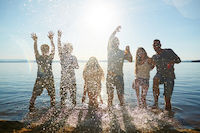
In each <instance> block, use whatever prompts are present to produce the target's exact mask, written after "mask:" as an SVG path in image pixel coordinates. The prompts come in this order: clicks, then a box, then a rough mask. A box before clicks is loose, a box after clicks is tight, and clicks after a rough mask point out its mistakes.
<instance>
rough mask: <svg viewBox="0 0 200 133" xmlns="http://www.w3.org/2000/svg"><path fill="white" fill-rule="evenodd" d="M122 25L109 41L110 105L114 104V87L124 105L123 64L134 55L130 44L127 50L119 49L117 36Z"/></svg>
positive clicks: (108, 79) (108, 92)
mask: <svg viewBox="0 0 200 133" xmlns="http://www.w3.org/2000/svg"><path fill="white" fill-rule="evenodd" d="M120 28H121V26H118V27H117V28H116V29H115V31H114V32H113V33H112V34H111V36H110V38H109V42H108V48H107V50H108V56H107V58H108V66H107V78H106V87H107V94H108V107H110V106H112V101H113V97H114V88H116V90H117V95H118V98H119V101H120V105H121V106H122V105H124V79H123V64H124V60H128V61H129V62H132V55H131V53H130V49H129V46H126V49H125V51H123V50H120V49H119V44H120V43H119V39H118V38H117V37H116V36H115V35H116V33H117V32H119V31H120Z"/></svg>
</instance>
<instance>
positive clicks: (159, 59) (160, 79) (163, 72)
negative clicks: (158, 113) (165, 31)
mask: <svg viewBox="0 0 200 133" xmlns="http://www.w3.org/2000/svg"><path fill="white" fill-rule="evenodd" d="M153 48H154V50H155V51H156V54H155V55H153V57H152V59H153V63H154V65H155V66H156V70H157V73H156V75H155V76H154V78H153V95H154V107H155V108H157V107H158V97H159V94H160V91H159V84H164V97H165V109H166V110H171V96H172V93H173V88H174V79H175V73H174V64H175V63H176V64H178V63H180V62H181V59H180V58H179V57H178V56H177V55H176V54H175V53H174V51H173V50H172V49H162V48H161V43H160V40H158V39H156V40H154V41H153Z"/></svg>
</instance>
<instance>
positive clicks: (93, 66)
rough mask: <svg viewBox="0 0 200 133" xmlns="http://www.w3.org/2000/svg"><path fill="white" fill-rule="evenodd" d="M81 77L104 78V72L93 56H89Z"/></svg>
mask: <svg viewBox="0 0 200 133" xmlns="http://www.w3.org/2000/svg"><path fill="white" fill-rule="evenodd" d="M83 78H84V79H86V78H98V79H99V80H100V81H101V80H104V72H103V69H102V68H101V66H100V65H99V63H98V60H97V59H96V58H95V57H90V58H89V60H88V62H87V63H86V65H85V68H84V70H83Z"/></svg>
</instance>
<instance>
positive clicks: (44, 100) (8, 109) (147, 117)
mask: <svg viewBox="0 0 200 133" xmlns="http://www.w3.org/2000/svg"><path fill="white" fill-rule="evenodd" d="M31 65H32V67H33V69H32V70H30V69H29V64H28V63H0V119H4V120H23V121H25V122H26V123H27V124H28V123H33V125H34V124H35V125H40V126H39V127H40V128H41V127H44V128H48V129H50V128H55V130H58V129H59V130H61V128H60V127H63V126H64V125H65V126H66V125H67V127H68V128H67V129H64V127H63V130H80V129H82V130H85V129H83V128H84V127H85V126H86V125H87V123H97V124H98V125H100V126H99V127H98V131H113V132H114V131H121V132H124V131H127V132H128V131H129V129H130V130H136V131H137V130H140V131H149V130H161V129H162V128H163V127H168V128H171V127H179V126H182V127H183V128H196V129H199V127H200V123H199V120H200V112H199V110H200V103H199V100H200V97H199V95H200V91H199V88H200V84H199V83H200V69H199V68H200V64H199V63H181V64H180V65H176V68H175V69H176V70H175V73H176V80H175V88H174V92H173V96H172V111H173V112H174V114H173V115H174V116H173V117H171V116H170V117H169V115H168V113H167V112H165V111H162V110H158V111H156V110H151V109H148V110H141V109H138V108H137V107H136V95H135V91H134V90H133V89H132V88H131V85H132V81H133V79H134V74H133V73H134V64H133V63H130V64H129V63H125V64H124V82H125V101H126V107H125V109H121V108H120V106H118V103H119V101H118V99H117V96H115V99H114V107H113V110H110V111H109V110H108V109H107V108H106V105H100V109H98V110H97V111H90V109H88V107H87V104H85V105H82V104H81V97H82V94H83V92H82V91H83V79H82V76H80V75H82V72H83V66H84V65H85V62H80V63H79V65H80V68H79V69H78V70H76V75H77V106H76V107H75V108H72V107H71V106H70V105H69V104H70V103H71V101H67V107H66V108H64V109H60V108H59V106H58V105H57V106H56V108H55V109H50V110H49V109H48V107H49V106H50V105H49V103H50V102H49V101H50V98H49V96H48V93H47V91H46V90H44V91H43V93H42V95H41V96H40V97H38V99H37V100H36V112H37V113H33V114H32V115H31V114H29V112H28V106H29V100H30V98H31V94H32V90H33V85H34V82H35V78H36V74H37V64H36V63H33V64H31ZM100 65H101V66H102V68H103V70H104V72H106V67H107V64H106V62H100ZM53 74H54V79H55V87H56V103H57V104H58V103H59V102H60V95H59V87H60V76H61V75H60V64H59V63H53ZM154 74H155V70H153V71H152V72H151V78H150V87H149V91H148V94H147V105H149V106H150V105H152V104H153V93H152V78H153V76H154ZM160 87H161V90H160V91H161V95H160V98H159V107H160V108H161V109H163V106H164V100H163V95H162V93H163V87H162V86H160ZM101 94H102V99H103V101H104V103H105V104H107V93H106V87H105V82H103V83H102V92H101ZM115 95H116V92H115ZM67 99H69V97H68V98H67ZM87 102H88V101H86V103H87ZM122 110H123V111H122ZM31 116H32V117H31ZM92 116H93V117H94V118H95V120H92V118H93V117H92ZM51 122H53V123H51ZM41 124H42V125H43V124H44V125H43V126H41ZM51 124H53V125H54V126H52V125H51ZM88 125H89V126H92V125H91V124H88ZM93 126H94V125H93ZM58 127H59V128H58ZM93 128H94V127H93ZM51 130H54V129H51Z"/></svg>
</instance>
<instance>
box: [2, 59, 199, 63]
mask: <svg viewBox="0 0 200 133" xmlns="http://www.w3.org/2000/svg"><path fill="white" fill-rule="evenodd" d="M35 62H36V60H23V59H19V60H18V59H13V60H12V59H8V60H7V59H0V63H35ZM53 62H54V63H59V62H60V61H59V60H54V61H53ZM78 62H87V60H78ZM99 62H107V60H99ZM125 62H126V61H125ZM133 62H134V61H133ZM182 62H184V63H191V62H192V63H193V62H200V60H183V61H182Z"/></svg>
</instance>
